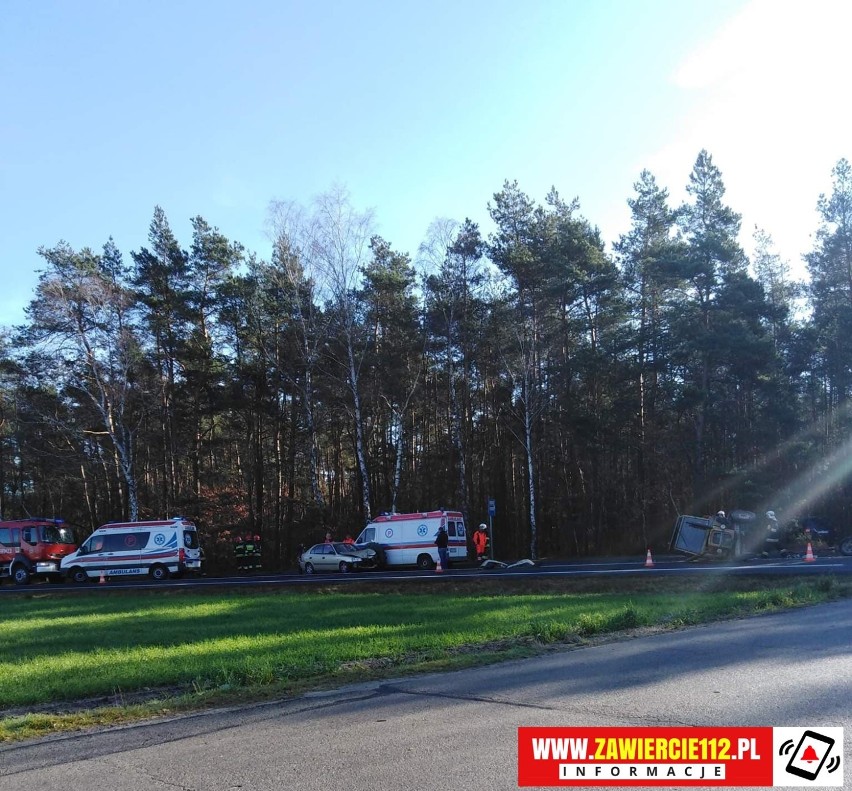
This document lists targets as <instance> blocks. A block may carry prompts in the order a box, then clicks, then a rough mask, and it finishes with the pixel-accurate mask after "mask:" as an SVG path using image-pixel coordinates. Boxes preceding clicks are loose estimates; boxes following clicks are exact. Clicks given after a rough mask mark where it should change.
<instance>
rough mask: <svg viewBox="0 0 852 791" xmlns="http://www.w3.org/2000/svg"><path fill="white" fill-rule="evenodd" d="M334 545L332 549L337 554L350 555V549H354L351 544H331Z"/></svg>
mask: <svg viewBox="0 0 852 791" xmlns="http://www.w3.org/2000/svg"><path fill="white" fill-rule="evenodd" d="M332 546H333V547H334V551H335V552H337V554H338V555H351V554H352V551H353V550H354V549H355V547H354V546H352V545H351V544H343V543H339V544H332Z"/></svg>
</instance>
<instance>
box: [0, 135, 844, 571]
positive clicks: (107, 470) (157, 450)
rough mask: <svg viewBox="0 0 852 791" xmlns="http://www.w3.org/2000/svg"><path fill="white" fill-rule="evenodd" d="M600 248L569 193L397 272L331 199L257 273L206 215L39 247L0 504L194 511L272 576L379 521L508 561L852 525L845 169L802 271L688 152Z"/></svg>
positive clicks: (7, 336) (127, 514) (432, 235)
mask: <svg viewBox="0 0 852 791" xmlns="http://www.w3.org/2000/svg"><path fill="white" fill-rule="evenodd" d="M634 187H635V192H634V194H633V195H632V197H630V198H629V200H628V203H629V206H630V209H631V212H632V223H631V227H630V230H629V231H628V232H627V233H626V234H625V235H623V236H622V237H621V238H619V239H618V240H617V242H616V243H615V244H614V245H613V247H612V252H608V251H607V249H606V245H605V244H604V241H603V240H602V239H601V236H600V233H599V231H598V229H597V228H596V227H595V226H594V225H593V224H592V223H591V222H590V221H589V220H588V219H587V218H585V217H584V216H583V215H582V214H581V213H580V207H579V204H578V202H577V201H576V200H574V201H566V200H564V199H563V198H562V197H561V196H560V195H559V194H558V193H557V192H556V191H555V190H553V191H551V193H550V194H549V195H548V196H547V197H546V200H545V202H544V203H543V204H539V203H537V202H536V201H534V200H533V199H531V198H530V197H529V196H528V195H526V194H525V193H524V192H523V191H522V190H521V188H520V187H519V186H518V184H517V183H516V182H506V183H505V184H504V185H503V188H502V189H501V190H500V191H499V192H498V193H496V194H495V195H494V196H493V198H492V200H491V201H490V202H489V204H488V210H489V213H490V217H491V219H492V220H493V225H494V230H493V232H492V233H490V234H489V235H487V237H486V236H484V235H483V234H482V233H481V231H480V229H479V227H478V226H477V225H476V224H475V223H473V222H471V221H470V220H466V221H464V222H462V223H458V222H451V221H435V222H434V223H433V225H432V226H431V228H430V230H429V233H428V237H427V239H426V241H425V242H424V243H423V245H422V246H421V248H420V250H419V251H418V253H417V255H416V257H415V258H414V259H413V258H412V256H411V255H409V254H408V253H406V252H403V251H399V250H396V249H394V247H393V246H392V244H391V243H390V242H389V241H387V240H385V239H383V238H381V237H380V236H378V235H376V233H375V231H374V226H373V216H372V215H371V213H370V212H362V211H359V210H357V209H356V208H355V207H354V206H353V204H352V202H351V199H350V196H349V195H348V194H347V193H346V191H345V190H343V189H339V188H338V189H332V190H330V191H329V192H327V193H326V194H324V195H321V196H319V197H318V198H317V199H316V200H315V201H314V202H313V203H311V204H310V205H308V206H301V205H299V204H296V203H283V202H276V203H273V204H271V205H270V209H269V227H270V229H271V232H272V238H273V246H272V253H271V255H270V256H269V259H268V260H263V259H261V258H260V257H258V256H257V255H256V254H255V253H252V252H250V251H248V250H246V249H244V247H243V246H242V245H240V244H239V242H237V241H233V240H230V239H228V238H227V237H226V236H224V235H223V234H222V233H221V232H220V231H219V230H218V229H217V228H214V227H211V226H210V225H209V224H208V223H207V222H206V221H205V220H204V219H203V218H201V217H196V218H194V219H193V220H192V239H191V240H189V245H188V247H187V246H185V240H184V242H181V241H180V240H178V239H177V238H175V235H174V234H173V232H172V230H171V228H170V226H169V222H168V219H167V217H166V215H165V213H164V212H163V211H162V210H161V209H160V208H156V209H155V210H154V215H153V219H152V221H151V223H150V227H149V234H148V246H146V247H143V248H142V249H140V250H138V251H133V252H130V253H129V255H125V254H123V253H122V252H121V251H120V250H119V248H118V246H117V245H116V243H115V242H114V241H113V240H112V239H111V238H110V239H109V241H108V242H107V243H106V244H105V245H104V246H103V248H102V249H101V250H100V251H99V252H96V251H95V250H93V249H89V248H84V249H80V250H75V249H72V248H71V247H70V246H69V245H68V244H66V243H64V242H60V243H58V244H56V245H55V246H54V247H45V248H41V249H40V250H39V253H40V255H41V256H42V258H43V261H44V264H43V269H42V270H41V271H40V276H39V281H38V285H37V287H36V290H35V293H34V295H33V298H32V301H31V303H30V305H29V307H28V309H27V314H26V315H27V319H26V322H25V324H24V325H23V326H21V327H15V328H11V327H10V328H6V329H5V330H4V331H3V333H2V336H0V512H2V516H3V517H4V518H7V519H8V518H18V517H22V516H26V515H40V516H61V517H63V518H65V519H66V520H68V521H69V522H71V523H73V524H75V525H76V526H78V529H79V531H80V533H81V535H85V534H87V533H88V531H89V530H90V529H92V528H94V527H95V526H97V525H99V524H101V523H103V522H106V521H109V520H115V519H137V518H138V519H144V518H163V517H166V516H173V515H176V514H181V515H184V516H189V517H192V518H194V519H196V520H197V521H198V523H199V525H200V527H201V529H202V531H203V538H204V544H205V548H206V550H207V553H208V557H209V558H210V559H211V561H213V562H214V563H215V562H216V560H217V559H224V558H225V557H226V556H227V555H228V553H229V542H230V541H231V540H232V538H233V536H234V535H237V534H245V533H251V534H258V535H260V536H261V537H262V538H263V541H264V554H265V557H266V560H265V563H266V564H267V567H283V566H285V565H289V564H291V563H292V559H293V552H294V548H295V546H296V545H297V544H299V543H302V542H313V541H315V540H318V539H320V538H321V536H322V535H323V534H324V532H325V530H326V529H331V530H333V531H335V532H337V534H338V536H342V535H344V534H345V533H352V534H353V535H355V534H357V532H358V531H359V530H360V528H361V527H362V526H363V525H364V524H365V522H366V521H367V520H369V519H370V518H371V517H373V516H376V515H377V514H378V513H381V512H387V511H419V510H431V509H435V508H439V507H446V508H457V509H460V510H462V511H463V512H464V513H465V514H466V516H467V519H468V523H469V524H471V523H472V524H476V523H478V522H480V521H487V519H486V517H487V510H486V508H487V502H488V500H489V498H491V499H494V500H495V504H496V515H495V517H494V540H495V547H496V549H497V555H498V556H500V557H505V558H507V559H508V558H517V557H533V558H536V557H544V556H553V555H562V556H571V555H588V554H597V553H627V552H630V553H636V552H644V549H645V548H646V547H648V546H652V547H657V548H662V547H664V546H665V544H666V543H667V541H668V538H669V535H670V533H671V528H672V524H673V520H674V518H675V516H676V515H677V514H678V513H708V512H714V511H715V510H716V509H718V508H726V509H729V508H747V509H750V510H756V511H760V510H765V509H768V508H772V509H774V510H776V512H780V514H781V516H782V517H783V518H785V519H791V518H794V517H796V516H798V515H803V514H804V513H809V514H812V513H819V514H821V515H824V516H826V517H828V518H829V519H831V520H832V521H834V522H835V523H837V524H838V525H839V526H843V525H844V523H845V522H846V521H848V518H849V510H850V466H852V465H850V459H852V454H850V448H849V436H850V434H849V428H850V415H849V410H848V405H849V397H850V388H852V169H850V165H849V162H848V161H846V160H845V159H844V160H840V161H839V162H838V163H837V165H836V166H835V168H834V169H833V171H832V190H831V192H830V194H826V195H822V196H814V201H815V203H816V206H817V210H818V218H817V221H816V222H815V225H817V227H816V228H815V235H814V245H813V249H812V250H810V251H808V252H806V254H805V256H804V258H805V262H806V265H807V269H808V274H809V279H808V280H807V282H797V281H795V280H794V279H793V278H792V277H791V275H790V270H789V265H788V262H786V261H784V260H782V259H781V257H780V256H779V255H778V254H777V253H776V252H775V250H774V248H773V243H772V239H771V236H770V235H769V234H768V233H766V232H764V231H759V230H756V231H755V250H754V253H753V255H752V256H751V258H749V257H747V256H746V254H745V252H744V250H743V249H742V248H741V247H740V245H739V243H738V241H737V240H738V238H739V233H740V224H741V220H740V215H739V214H737V213H736V212H735V211H734V209H732V208H731V207H729V206H728V205H727V204H726V202H725V198H724V194H725V188H724V183H723V179H722V174H721V172H720V171H719V169H718V168H717V167H716V165H715V164H714V163H713V160H712V157H711V156H710V155H709V154H708V153H707V152H706V151H702V152H701V153H700V154H699V155H698V157H697V159H696V162H695V165H694V167H693V170H692V172H691V174H690V177H689V183H688V185H687V199H686V202H685V203H684V204H683V205H680V206H673V205H671V202H670V198H669V195H668V193H667V191H666V190H665V189H662V188H661V187H660V186H659V185H658V184H657V183H656V181H655V179H654V177H653V175H652V174H651V173H649V172H647V171H646V172H643V173H642V174H641V176H640V178H639V180H638V181H637V182H636V184H635V185H634Z"/></svg>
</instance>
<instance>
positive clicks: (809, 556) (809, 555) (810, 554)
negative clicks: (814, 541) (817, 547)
mask: <svg viewBox="0 0 852 791" xmlns="http://www.w3.org/2000/svg"><path fill="white" fill-rule="evenodd" d="M815 560H816V558H815V557H814V550H813V547H812V546H811V542H810V541H808V550H807V552H805V563H813V562H814V561H815Z"/></svg>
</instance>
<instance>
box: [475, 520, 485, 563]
mask: <svg viewBox="0 0 852 791" xmlns="http://www.w3.org/2000/svg"><path fill="white" fill-rule="evenodd" d="M473 546H474V549H476V559H477V560H485V559H486V558H487V557H488V555H487V554H486V549H487V547H488V533H487V532H486V530H485V525H480V526H479V528H478V529H477V531H476V532H475V533H474V534H473Z"/></svg>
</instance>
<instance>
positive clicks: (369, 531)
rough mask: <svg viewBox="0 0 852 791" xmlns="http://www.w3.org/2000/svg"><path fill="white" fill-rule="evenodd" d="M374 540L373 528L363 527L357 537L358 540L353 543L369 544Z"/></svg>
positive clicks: (374, 530) (374, 529)
mask: <svg viewBox="0 0 852 791" xmlns="http://www.w3.org/2000/svg"><path fill="white" fill-rule="evenodd" d="M375 540H376V528H375V527H365V528H364V529H363V530H362V531H361V535H360V536H358V540H357V541H356V542H355V543H356V544H369V543H370V542H371V541H375Z"/></svg>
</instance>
